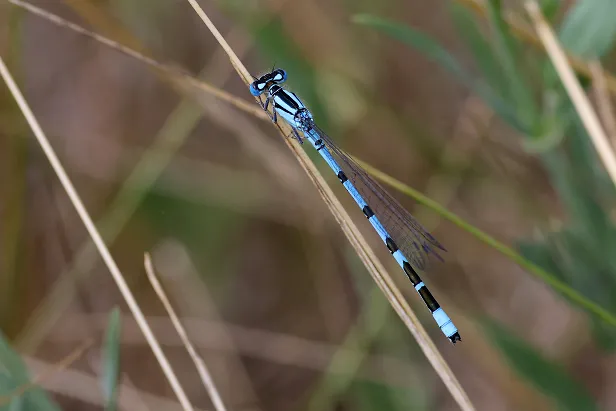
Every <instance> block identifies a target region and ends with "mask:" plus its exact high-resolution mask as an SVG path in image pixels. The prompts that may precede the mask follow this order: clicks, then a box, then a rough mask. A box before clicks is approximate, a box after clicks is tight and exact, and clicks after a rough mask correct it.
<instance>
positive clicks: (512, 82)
mask: <svg viewBox="0 0 616 411" xmlns="http://www.w3.org/2000/svg"><path fill="white" fill-rule="evenodd" d="M486 8H487V11H488V15H489V20H490V24H491V26H492V32H493V33H494V40H495V41H496V46H495V50H496V55H497V56H498V59H499V61H500V66H501V68H502V70H503V73H504V75H505V78H506V80H507V83H508V86H509V92H508V93H507V96H509V98H511V99H512V101H513V102H514V104H515V107H516V113H517V115H518V116H519V118H520V120H521V121H522V122H523V123H524V124H525V125H526V127H527V128H533V126H534V124H535V123H536V122H537V116H538V113H539V110H538V108H537V105H536V103H535V100H534V97H533V93H532V90H531V89H530V88H529V86H528V84H527V82H526V80H525V79H524V78H523V77H522V73H523V70H522V69H521V65H520V64H518V62H519V61H520V60H521V59H523V56H522V53H521V52H522V50H523V47H521V45H520V44H519V43H518V41H517V40H516V39H515V38H514V37H513V35H512V34H511V33H510V29H509V25H508V24H507V22H506V21H505V20H504V19H503V10H502V7H501V1H500V0H489V1H487V2H486ZM529 134H532V133H529Z"/></svg>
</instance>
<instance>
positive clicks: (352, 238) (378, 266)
mask: <svg viewBox="0 0 616 411" xmlns="http://www.w3.org/2000/svg"><path fill="white" fill-rule="evenodd" d="M187 1H188V2H189V3H190V5H191V6H192V7H193V9H194V10H195V12H196V13H197V14H198V15H199V17H200V18H201V19H202V20H203V22H204V23H205V25H206V26H207V27H208V29H209V30H210V31H211V32H212V34H213V35H214V37H215V38H216V39H217V41H218V42H219V43H220V45H221V47H222V48H223V49H224V50H225V51H226V52H227V54H228V56H229V59H230V60H231V64H232V65H233V66H234V68H235V69H236V70H237V72H238V74H239V75H240V77H241V78H242V79H243V80H244V82H245V83H246V85H248V84H249V83H250V82H251V81H252V76H251V75H250V73H249V72H248V70H247V69H246V68H245V67H244V65H243V64H242V62H241V61H240V60H239V58H238V57H237V56H236V55H235V53H234V52H233V50H232V49H231V47H230V46H229V45H228V44H227V42H226V41H225V39H224V38H223V36H222V35H221V34H220V32H219V31H218V30H217V29H216V27H215V26H214V24H213V23H212V22H211V20H210V19H209V18H208V17H207V15H206V14H205V12H204V11H203V10H202V9H201V7H200V6H199V4H198V3H197V2H196V1H195V0H187ZM278 128H279V129H280V131H281V132H282V134H283V136H284V141H285V143H286V144H287V146H288V147H289V148H290V149H291V151H292V152H293V154H294V155H295V157H296V158H297V160H298V161H299V163H300V165H301V166H302V168H303V169H304V171H305V172H306V174H308V177H309V178H310V180H311V181H312V182H313V183H314V185H315V186H316V188H317V190H318V192H319V194H320V195H321V197H322V199H323V201H325V203H326V205H327V207H328V208H329V210H330V211H331V213H332V214H333V215H334V218H335V219H336V221H337V222H338V224H339V225H340V227H341V228H342V231H343V232H344V234H345V235H346V237H347V239H348V240H349V242H350V243H351V245H352V246H353V248H354V249H355V251H356V252H357V255H358V256H359V258H360V259H361V261H362V262H363V263H364V265H365V266H366V268H367V269H368V272H370V274H371V276H372V278H373V279H374V281H375V282H376V283H377V285H378V286H379V288H380V289H381V291H382V292H383V293H384V294H385V297H386V298H387V300H388V301H389V302H390V304H391V306H392V307H393V308H394V310H395V311H396V313H397V314H398V315H399V316H400V318H401V319H402V321H403V322H404V324H405V325H406V327H407V328H408V329H409V331H410V332H411V334H412V335H413V337H414V338H415V339H416V340H417V342H418V343H419V346H420V347H421V349H422V350H423V352H424V354H425V355H426V357H427V358H428V360H429V361H430V363H431V364H432V366H433V367H434V369H435V371H436V372H437V374H438V375H439V376H440V378H441V379H442V380H443V382H444V383H445V385H446V387H447V388H448V389H449V391H450V392H451V394H452V396H453V398H454V399H455V401H456V402H457V403H458V405H459V406H460V408H461V409H463V410H474V409H475V408H474V406H473V405H472V403H471V402H470V399H469V398H468V396H467V394H466V392H465V391H464V389H463V388H462V386H461V385H460V383H459V381H458V380H457V379H456V377H455V375H454V374H453V372H452V371H451V369H450V368H449V366H448V365H447V363H446V362H445V360H444V358H443V357H442V355H441V354H440V352H439V351H438V349H437V348H436V346H435V345H434V343H433V342H432V341H431V340H430V338H429V336H428V335H427V333H426V331H425V330H424V328H423V327H422V325H421V323H420V322H419V320H418V319H417V317H416V316H415V314H414V313H413V312H412V310H411V308H410V306H409V305H408V303H407V302H406V300H405V299H404V297H403V296H402V293H401V292H400V290H399V289H398V288H397V286H396V285H395V283H394V281H393V280H392V278H391V277H390V276H389V274H388V273H387V271H386V270H385V267H384V266H383V264H382V263H381V262H380V261H379V260H378V258H377V257H376V255H375V253H374V251H373V250H372V249H371V248H370V246H369V245H368V242H367V241H366V239H365V238H364V237H363V236H362V234H361V233H360V231H359V229H358V228H357V227H356V226H355V224H354V223H353V221H352V219H351V217H350V216H349V215H348V214H347V212H346V211H345V210H344V208H343V207H342V205H341V204H340V202H339V201H338V199H337V198H336V197H335V195H334V193H333V192H332V190H331V189H330V188H329V186H328V185H327V184H326V182H325V180H324V179H323V177H322V176H321V174H320V173H319V171H318V170H317V168H316V166H315V165H314V164H313V163H312V162H311V161H310V159H309V158H308V156H307V155H306V153H305V152H304V151H303V150H302V148H301V146H300V145H299V144H298V143H297V142H296V141H295V139H290V138H286V136H287V135H288V134H289V132H290V129H289V127H288V126H287V125H285V124H279V127H278Z"/></svg>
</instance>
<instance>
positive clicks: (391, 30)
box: [353, 14, 528, 134]
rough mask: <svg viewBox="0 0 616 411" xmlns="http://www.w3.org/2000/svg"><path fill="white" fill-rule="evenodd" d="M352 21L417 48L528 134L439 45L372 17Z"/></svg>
mask: <svg viewBox="0 0 616 411" xmlns="http://www.w3.org/2000/svg"><path fill="white" fill-rule="evenodd" d="M353 22H355V23H358V24H363V25H365V26H368V27H371V28H373V29H376V30H379V31H381V32H383V33H385V34H387V35H389V36H390V37H392V38H394V39H396V40H399V41H401V42H403V43H405V44H408V45H409V46H411V47H413V48H415V49H416V50H418V51H419V52H421V53H422V54H424V55H425V56H427V57H428V58H430V59H432V60H434V61H435V62H436V63H438V64H439V65H440V66H441V67H442V68H444V69H445V70H447V71H449V72H450V73H452V74H453V75H455V76H456V77H457V78H458V80H460V81H461V82H462V84H464V85H466V86H467V87H468V88H470V89H471V90H473V92H474V93H475V94H477V95H478V96H479V97H480V98H481V99H482V100H483V101H484V102H485V103H486V104H487V105H488V106H490V107H491V108H492V110H494V112H496V113H498V115H499V116H501V118H503V119H504V120H505V121H507V122H508V123H509V124H510V125H511V126H512V127H514V128H516V129H518V130H519V131H520V132H522V133H524V134H528V129H527V127H526V125H525V124H524V123H522V122H520V121H519V120H518V117H517V115H516V113H515V110H513V109H512V108H511V107H510V106H509V105H508V104H507V103H506V102H505V101H504V100H503V99H501V98H500V97H498V96H497V95H495V94H494V92H493V90H492V89H491V88H489V87H487V86H486V85H485V84H482V83H479V82H477V81H476V80H475V79H474V78H473V77H472V76H471V75H470V74H469V73H467V72H466V71H465V70H464V69H463V68H462V66H460V64H459V63H458V61H457V60H456V59H455V58H453V57H452V56H451V55H450V54H449V53H448V52H447V51H446V50H445V49H444V48H443V47H442V46H441V45H440V44H438V43H437V42H436V41H434V40H433V39H432V38H430V37H429V36H426V35H425V34H423V33H421V32H418V31H416V30H414V29H412V28H410V27H407V26H404V25H402V24H398V23H393V22H391V21H389V20H385V19H382V18H379V17H376V16H372V15H369V14H358V15H355V16H354V17H353Z"/></svg>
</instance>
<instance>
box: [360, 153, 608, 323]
mask: <svg viewBox="0 0 616 411" xmlns="http://www.w3.org/2000/svg"><path fill="white" fill-rule="evenodd" d="M355 160H356V161H357V162H358V163H359V165H361V166H362V167H363V168H364V169H365V170H366V171H367V172H368V173H370V174H371V175H372V176H374V177H375V178H376V179H378V180H380V181H382V182H384V183H385V184H387V185H389V186H391V187H393V188H395V189H396V190H398V191H400V192H401V193H404V194H406V195H408V196H410V197H412V198H413V199H414V200H415V201H417V202H418V203H420V204H423V205H424V206H426V207H428V208H429V209H431V210H432V211H434V212H435V213H437V214H438V215H440V216H441V217H443V218H444V219H446V220H448V221H450V222H452V223H453V224H455V225H457V226H458V227H460V228H461V229H463V230H464V231H467V232H468V233H470V234H471V235H473V236H474V237H475V238H477V239H478V240H479V241H481V242H483V243H485V244H487V245H488V246H490V247H492V248H494V249H495V250H497V251H498V252H500V253H501V254H503V255H504V256H505V257H507V258H509V259H510V260H511V261H513V262H515V263H516V264H518V265H519V266H520V267H522V268H524V269H525V270H526V271H528V272H529V273H531V274H532V275H534V276H535V277H537V278H539V279H541V280H543V281H544V282H545V283H546V284H549V285H550V286H551V287H552V288H554V289H555V290H557V291H559V292H560V293H561V294H563V295H564V296H565V297H567V298H569V299H570V300H571V301H573V302H574V303H576V304H578V305H579V306H580V307H582V308H584V309H586V310H588V311H589V312H591V313H593V314H595V315H596V316H597V317H599V318H601V319H602V320H604V321H605V322H606V323H609V324H610V325H612V326H616V315H614V314H612V313H610V312H609V311H607V310H605V309H604V308H602V307H600V306H599V305H597V304H595V303H594V302H592V301H591V300H589V299H588V298H586V297H584V296H583V295H582V294H580V293H579V292H577V291H576V290H574V289H573V288H571V287H569V286H568V285H567V284H565V283H564V282H562V281H561V280H560V279H558V278H557V277H556V276H555V275H553V274H552V273H549V272H547V271H546V270H544V269H543V268H541V267H539V266H538V265H536V264H534V263H533V262H531V261H529V260H527V259H526V258H524V257H523V256H522V255H521V254H519V253H518V252H516V251H515V250H514V249H513V248H511V247H508V246H506V245H505V244H503V243H501V242H500V241H498V240H496V239H495V238H493V237H491V236H490V235H488V234H486V233H484V232H483V231H481V230H480V229H478V228H477V227H475V226H473V225H472V224H470V223H467V222H466V221H464V220H463V219H462V218H460V217H458V216H457V215H455V214H454V213H452V212H451V211H449V210H447V209H446V208H445V207H443V206H441V205H440V204H439V203H437V202H436V201H434V200H432V199H430V198H428V197H426V196H425V195H423V194H422V193H420V192H419V191H417V190H415V189H413V188H411V187H409V186H407V185H406V184H404V183H402V182H401V181H398V180H396V179H395V178H393V177H391V176H389V175H387V174H385V173H383V172H382V171H380V170H377V169H376V168H374V167H372V166H370V165H369V164H367V163H365V162H363V161H361V160H359V159H357V158H356V159H355Z"/></svg>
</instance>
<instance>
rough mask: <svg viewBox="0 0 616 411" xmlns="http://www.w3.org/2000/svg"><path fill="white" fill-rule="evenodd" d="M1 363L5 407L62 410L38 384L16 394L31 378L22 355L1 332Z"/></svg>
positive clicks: (18, 410) (17, 410)
mask: <svg viewBox="0 0 616 411" xmlns="http://www.w3.org/2000/svg"><path fill="white" fill-rule="evenodd" d="M0 364H1V365H2V369H1V370H0V401H2V406H1V407H2V408H3V409H11V411H13V410H15V411H22V410H23V411H25V410H28V411H29V410H32V411H60V408H59V407H58V406H57V404H55V403H54V402H53V401H52V400H51V399H50V398H49V397H48V396H47V394H46V393H45V391H44V390H42V389H41V388H38V387H36V386H35V387H30V388H29V389H28V390H27V391H25V392H24V393H21V395H17V396H15V395H14V394H15V393H16V391H17V390H18V389H19V388H20V387H23V386H29V385H30V384H31V379H30V376H29V373H28V370H27V368H26V366H25V364H24V363H23V361H22V359H21V357H20V355H19V354H18V353H17V352H15V351H14V350H13V348H12V347H11V346H10V345H9V343H8V341H7V340H6V337H5V336H4V334H3V333H0ZM9 396H10V397H9Z"/></svg>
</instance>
